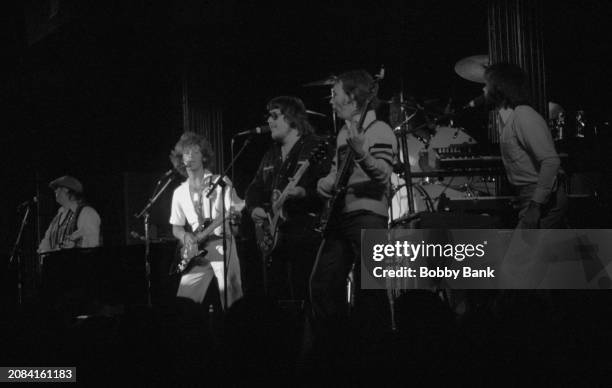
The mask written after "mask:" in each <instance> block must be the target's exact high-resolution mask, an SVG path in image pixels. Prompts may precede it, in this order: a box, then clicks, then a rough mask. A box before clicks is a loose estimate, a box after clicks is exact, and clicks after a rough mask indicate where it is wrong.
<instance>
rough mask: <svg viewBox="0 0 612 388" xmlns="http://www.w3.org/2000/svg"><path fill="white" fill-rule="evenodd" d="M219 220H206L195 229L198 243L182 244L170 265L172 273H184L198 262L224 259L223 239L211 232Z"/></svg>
mask: <svg viewBox="0 0 612 388" xmlns="http://www.w3.org/2000/svg"><path fill="white" fill-rule="evenodd" d="M217 226H218V222H210V221H208V222H206V223H205V224H204V225H201V226H200V227H199V228H198V229H196V231H195V233H194V234H195V235H196V239H197V243H191V244H190V243H187V244H180V249H179V252H178V254H177V255H176V258H175V260H174V261H173V263H172V264H171V265H170V271H169V273H170V275H174V274H179V275H183V274H185V273H187V272H189V270H191V268H193V267H194V266H195V265H197V264H203V262H211V261H223V239H222V237H220V236H217V235H214V234H212V233H210V232H212V230H214V228H216V227H217Z"/></svg>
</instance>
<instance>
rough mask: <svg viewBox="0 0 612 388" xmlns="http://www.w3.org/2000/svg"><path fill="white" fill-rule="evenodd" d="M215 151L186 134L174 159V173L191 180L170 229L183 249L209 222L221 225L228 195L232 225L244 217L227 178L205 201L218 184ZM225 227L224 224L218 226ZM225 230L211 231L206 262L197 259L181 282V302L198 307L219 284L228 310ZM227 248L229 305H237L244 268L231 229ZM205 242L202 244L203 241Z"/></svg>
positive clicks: (181, 190) (176, 202)
mask: <svg viewBox="0 0 612 388" xmlns="http://www.w3.org/2000/svg"><path fill="white" fill-rule="evenodd" d="M213 156H214V153H213V150H212V147H211V145H210V143H209V142H208V141H207V140H206V139H205V138H204V137H203V136H201V135H198V134H196V133H193V132H186V133H184V134H183V135H182V136H181V138H180V140H179V141H178V143H177V144H176V146H175V149H174V150H173V151H172V153H171V155H170V158H171V160H172V162H173V164H174V166H175V168H176V169H177V170H178V171H179V172H180V173H181V174H183V175H184V176H186V177H187V180H186V181H185V182H183V184H181V185H180V186H179V187H177V188H176V190H175V191H174V194H173V196H172V211H171V214H170V224H172V234H173V235H174V236H175V237H176V238H177V239H178V240H179V241H180V242H181V244H182V246H187V245H190V244H191V245H192V244H197V243H198V241H197V238H196V234H195V233H194V231H197V230H198V228H200V230H202V226H203V225H204V224H205V222H207V221H210V220H212V221H213V222H214V221H215V220H218V221H220V218H221V217H222V203H223V201H222V198H221V193H222V192H224V193H225V201H224V202H225V210H226V216H227V217H228V219H229V216H230V214H231V213H234V212H237V211H240V210H241V208H242V207H243V206H244V203H243V202H242V203H241V200H240V199H239V198H238V196H237V195H236V193H235V191H234V189H233V187H232V185H231V182H230V181H229V179H227V178H224V181H225V187H221V186H218V187H217V188H216V190H215V191H214V192H213V194H212V195H211V196H210V197H207V196H206V192H207V189H208V188H209V187H210V185H212V184H213V183H214V182H215V180H216V179H217V178H218V176H217V175H213V174H212V172H211V171H210V170H209V168H210V167H211V164H212V161H213ZM219 224H221V222H219ZM222 231H223V229H222V226H218V227H216V228H214V230H212V231H211V233H210V234H208V235H207V236H206V238H205V239H204V240H205V241H206V242H208V243H207V248H206V249H207V250H208V253H207V255H206V256H205V257H204V258H200V257H198V258H194V259H193V260H195V262H194V265H192V267H191V269H190V270H189V271H188V272H186V273H184V274H183V276H182V277H181V281H180V284H179V288H178V292H177V296H178V297H183V298H188V299H191V300H193V301H194V302H196V303H202V301H203V300H204V297H205V296H206V293H207V291H208V288H209V285H210V284H211V282H212V281H213V277H214V278H216V280H217V284H218V285H219V293H220V295H221V303H222V306H223V307H225V306H224V305H225V301H224V297H223V295H224V288H225V277H224V267H223V261H222V260H221V258H222V257H223V239H222V237H223V236H222ZM225 238H226V247H227V250H228V252H227V260H228V274H227V283H228V286H227V302H228V305H229V306H231V305H232V303H233V302H235V301H236V300H237V299H239V298H240V297H242V286H241V281H240V266H239V263H238V255H237V251H236V245H235V242H234V239H233V238H232V236H231V233H230V228H229V225H226V236H225ZM200 240H201V241H202V239H200Z"/></svg>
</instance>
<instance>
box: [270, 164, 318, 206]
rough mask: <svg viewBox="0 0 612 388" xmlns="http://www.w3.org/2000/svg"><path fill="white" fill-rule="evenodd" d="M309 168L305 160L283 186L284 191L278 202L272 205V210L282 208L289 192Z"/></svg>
mask: <svg viewBox="0 0 612 388" xmlns="http://www.w3.org/2000/svg"><path fill="white" fill-rule="evenodd" d="M309 166H310V162H309V161H308V160H306V161H304V162H303V163H302V165H301V166H300V168H298V170H297V171H296V172H295V174H293V177H291V179H290V180H289V183H288V184H287V186H285V189H284V190H283V192H282V193H281V195H280V196H279V197H278V200H277V201H276V202H275V203H274V209H280V208H281V207H282V206H283V204H284V203H285V201H286V200H287V196H288V193H289V190H291V189H293V188H295V187H296V186H297V184H298V183H299V182H300V179H302V176H303V175H304V174H305V173H306V170H308V167H309Z"/></svg>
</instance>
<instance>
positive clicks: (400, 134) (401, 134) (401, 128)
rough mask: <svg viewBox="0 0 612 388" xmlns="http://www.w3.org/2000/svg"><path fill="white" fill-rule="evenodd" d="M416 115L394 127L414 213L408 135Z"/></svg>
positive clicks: (409, 200)
mask: <svg viewBox="0 0 612 388" xmlns="http://www.w3.org/2000/svg"><path fill="white" fill-rule="evenodd" d="M415 115H416V112H415V113H413V114H411V115H410V116H408V117H407V118H406V119H405V120H404V121H403V122H402V123H401V124H399V125H398V126H396V127H395V128H393V132H395V136H396V137H397V138H398V140H399V143H400V149H401V151H402V155H403V156H404V162H403V164H404V181H405V182H406V191H407V193H408V213H409V214H414V193H413V190H412V171H411V169H410V154H409V152H408V139H407V138H406V136H408V134H409V133H411V132H413V130H412V128H410V125H409V124H408V123H409V121H410V120H412V118H413V117H414V116H415Z"/></svg>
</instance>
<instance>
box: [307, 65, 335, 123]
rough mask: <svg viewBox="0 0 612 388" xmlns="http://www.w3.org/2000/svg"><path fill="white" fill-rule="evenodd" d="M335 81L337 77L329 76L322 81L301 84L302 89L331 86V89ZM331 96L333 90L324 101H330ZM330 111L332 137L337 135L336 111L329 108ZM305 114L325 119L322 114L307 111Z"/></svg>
mask: <svg viewBox="0 0 612 388" xmlns="http://www.w3.org/2000/svg"><path fill="white" fill-rule="evenodd" d="M337 80H338V77H336V76H335V75H330V76H329V77H327V78H323V79H320V80H316V81H312V82H308V83H305V84H303V85H302V86H304V87H312V86H332V87H333V86H334V84H335V83H336V81H337ZM333 96H334V93H333V90H332V91H331V93H330V94H329V95H328V96H326V97H325V98H324V100H330V99H331V98H332V97H333ZM331 111H332V112H331V118H332V128H333V129H334V135H336V134H338V126H337V118H336V111H335V110H334V108H333V107H332V108H331ZM306 113H308V114H312V115H315V116H322V117H327V115H324V114H322V113H318V112H314V111H308V110H307V111H306Z"/></svg>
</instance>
